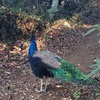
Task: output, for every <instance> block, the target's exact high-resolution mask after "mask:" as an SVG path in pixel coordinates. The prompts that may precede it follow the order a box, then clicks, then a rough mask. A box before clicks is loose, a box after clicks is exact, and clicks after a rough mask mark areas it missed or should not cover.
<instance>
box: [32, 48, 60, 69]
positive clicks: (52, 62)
mask: <svg viewBox="0 0 100 100" xmlns="http://www.w3.org/2000/svg"><path fill="white" fill-rule="evenodd" d="M33 56H34V58H38V59H40V60H38V63H40V64H41V66H43V67H46V68H53V69H59V68H60V63H59V62H58V61H57V59H56V57H55V55H54V54H53V53H52V52H50V51H49V50H45V51H36V52H35V53H34V55H33Z"/></svg>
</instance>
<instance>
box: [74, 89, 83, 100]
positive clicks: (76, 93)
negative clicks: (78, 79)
mask: <svg viewBox="0 0 100 100" xmlns="http://www.w3.org/2000/svg"><path fill="white" fill-rule="evenodd" d="M80 95H81V92H80V91H77V90H76V91H75V92H74V93H73V96H74V98H75V100H78V99H79V98H80Z"/></svg>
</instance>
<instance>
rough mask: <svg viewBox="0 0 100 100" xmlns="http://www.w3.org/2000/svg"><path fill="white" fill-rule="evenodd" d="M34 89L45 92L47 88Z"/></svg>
mask: <svg viewBox="0 0 100 100" xmlns="http://www.w3.org/2000/svg"><path fill="white" fill-rule="evenodd" d="M35 91H36V92H38V93H41V92H46V91H47V89H46V88H44V89H43V88H40V89H38V88H36V89H35Z"/></svg>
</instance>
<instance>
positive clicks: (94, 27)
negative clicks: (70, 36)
mask: <svg viewBox="0 0 100 100" xmlns="http://www.w3.org/2000/svg"><path fill="white" fill-rule="evenodd" d="M96 30H98V31H100V24H96V25H93V26H92V28H90V29H89V30H88V31H87V32H86V33H85V34H84V35H83V36H87V35H88V34H90V33H92V32H94V31H96ZM98 35H100V33H98V34H97V36H98ZM98 42H99V43H100V39H99V40H98Z"/></svg>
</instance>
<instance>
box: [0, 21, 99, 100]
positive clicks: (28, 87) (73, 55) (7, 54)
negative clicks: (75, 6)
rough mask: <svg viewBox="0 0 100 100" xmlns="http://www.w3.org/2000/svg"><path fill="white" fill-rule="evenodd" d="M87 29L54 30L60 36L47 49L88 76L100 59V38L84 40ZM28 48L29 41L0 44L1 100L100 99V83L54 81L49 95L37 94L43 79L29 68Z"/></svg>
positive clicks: (49, 43) (93, 34)
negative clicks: (93, 65)
mask: <svg viewBox="0 0 100 100" xmlns="http://www.w3.org/2000/svg"><path fill="white" fill-rule="evenodd" d="M89 21H90V19H89ZM99 21H100V20H99ZM99 21H98V20H97V23H99ZM95 24H96V23H95ZM87 29H88V28H86V27H83V26H82V27H79V28H77V29H75V30H73V29H70V30H67V31H65V30H60V31H59V30H54V33H56V32H58V31H59V33H58V34H52V36H49V37H48V41H47V42H46V43H45V44H46V49H49V50H50V51H52V52H54V53H56V54H58V55H59V56H61V57H62V58H63V59H66V60H68V61H69V62H71V63H73V64H75V65H76V66H77V67H78V68H79V69H80V70H82V71H83V72H84V73H86V74H88V73H90V72H91V71H92V70H93V69H92V68H90V65H92V64H93V63H94V60H95V59H96V58H100V44H99V43H98V39H99V38H100V36H96V34H97V33H98V32H97V31H96V32H94V33H92V34H90V35H88V36H86V37H83V36H82V34H83V33H85V32H86V30H87ZM21 44H23V45H21ZM28 47H29V41H26V40H17V41H16V42H15V43H7V44H6V43H0V100H100V80H98V83H99V84H98V83H95V84H90V85H86V84H84V85H77V84H75V83H72V82H70V83H66V82H60V81H59V80H57V79H51V84H50V85H49V86H48V90H47V92H46V93H37V92H35V88H36V87H37V86H38V87H39V80H38V78H37V77H35V76H34V75H33V74H32V71H31V69H30V67H29V62H28V56H27V53H28ZM99 75H100V74H99ZM99 77H100V76H99Z"/></svg>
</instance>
